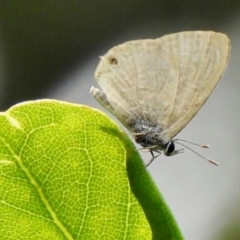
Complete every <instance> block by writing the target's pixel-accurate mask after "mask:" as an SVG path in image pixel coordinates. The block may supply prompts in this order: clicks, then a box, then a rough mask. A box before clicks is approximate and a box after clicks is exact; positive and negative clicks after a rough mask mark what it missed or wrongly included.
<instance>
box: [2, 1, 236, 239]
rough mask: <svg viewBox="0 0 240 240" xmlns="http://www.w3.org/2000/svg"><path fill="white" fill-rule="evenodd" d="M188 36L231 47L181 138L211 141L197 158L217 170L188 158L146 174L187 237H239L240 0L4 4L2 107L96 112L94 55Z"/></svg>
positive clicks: (160, 162) (162, 162)
mask: <svg viewBox="0 0 240 240" xmlns="http://www.w3.org/2000/svg"><path fill="white" fill-rule="evenodd" d="M184 30H213V31H219V32H223V33H225V34H227V35H228V36H229V38H230V39H231V41H232V55H231V59H230V62H229V66H228V68H227V71H226V73H225V75H224V77H223V79H222V81H221V82H220V83H219V85H218V87H217V88H216V90H215V91H214V93H213V94H212V96H211V97H210V99H209V100H208V102H207V103H206V105H204V107H203V109H202V110H201V111H200V112H199V113H198V115H197V116H196V117H195V118H194V120H193V121H192V122H191V123H190V124H189V125H188V126H187V127H186V129H185V130H184V131H183V133H181V134H180V136H181V138H184V139H187V140H190V141H191V140H192V141H194V142H199V143H202V142H204V141H206V140H207V143H211V145H212V149H211V150H203V151H201V150H199V151H200V152H201V153H202V154H204V155H206V154H207V155H210V156H214V159H215V160H217V161H218V162H219V163H220V166H219V167H218V168H217V167H214V166H211V165H210V164H208V163H206V162H204V161H203V160H201V159H199V158H198V157H197V156H196V155H194V154H192V153H189V152H188V151H186V153H185V154H182V155H179V156H175V157H173V158H165V157H160V158H158V159H157V160H156V161H155V162H154V163H153V164H152V165H151V166H150V167H149V171H150V172H151V173H152V175H153V177H154V179H155V180H156V181H157V184H158V185H159V188H160V189H161V191H162V193H163V195H164V196H165V198H166V200H167V201H168V202H169V205H170V207H171V209H172V210H173V213H174V215H175V216H176V219H177V221H178V223H179V225H180V228H181V229H182V231H183V234H184V235H185V237H186V239H193V240H210V239H216V240H223V239H224V240H225V239H228V240H229V239H240V230H239V226H240V217H239V216H240V191H239V183H240V157H239V150H238V149H239V139H240V134H239V128H240V127H239V123H240V114H239V109H240V104H239V103H240V94H239V93H240V81H239V66H240V64H239V63H240V1H239V0H236V1H229V0H218V1H217V0H212V1H211V0H202V1H193V0H192V1H191V0H190V1H184V0H182V1H179V0H162V1H156V0H152V1H149V0H148V1H136V0H128V1H127V0H122V1H112V0H101V1H96V0H95V1H91V0H88V1H87V0H82V1H80V0H78V1H77V0H69V1H67V0H65V1H64V0H57V1H56V0H55V1H51V0H49V1H45V0H41V1H36V0H31V1H26V0H25V1H24V0H23V1H20V0H16V1H9V0H6V1H3V0H0V109H1V111H4V110H6V109H8V108H9V107H10V106H12V105H13V104H16V103H19V102H22V101H26V100H34V99H39V98H55V99H60V100H67V101H71V102H78V103H82V104H87V105H91V106H95V107H98V108H100V106H99V105H98V104H97V103H96V102H95V101H94V100H93V99H92V97H91V96H90V95H89V88H90V86H91V85H95V86H97V84H96V83H95V82H94V79H93V76H94V71H95V68H96V65H97V63H98V61H99V58H98V57H99V56H100V55H103V54H104V53H105V52H106V51H107V50H108V49H109V48H111V47H113V46H114V45H116V44H120V43H122V42H124V41H127V40H133V39H140V38H156V37H160V36H162V35H164V34H167V33H172V32H179V31H184ZM145 155H146V154H145ZM146 159H149V156H148V155H147V156H146Z"/></svg>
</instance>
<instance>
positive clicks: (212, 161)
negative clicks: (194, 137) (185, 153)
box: [174, 139, 218, 166]
mask: <svg viewBox="0 0 240 240" xmlns="http://www.w3.org/2000/svg"><path fill="white" fill-rule="evenodd" d="M178 141H179V139H177V141H174V142H176V143H178V144H180V145H181V146H183V147H185V148H187V149H189V150H190V151H192V152H194V153H195V154H197V155H198V156H199V157H201V158H203V159H205V160H207V161H208V162H210V163H212V164H214V165H215V166H218V163H217V162H216V161H214V160H212V159H209V158H206V157H204V156H203V155H201V154H199V153H198V152H196V151H194V150H193V149H191V148H190V147H188V146H186V145H185V144H182V143H180V142H178ZM180 141H182V140H180ZM184 142H188V141H184ZM190 143H191V142H190ZM192 144H193V145H197V146H200V147H201V146H202V145H199V144H194V143H192ZM205 148H206V147H205Z"/></svg>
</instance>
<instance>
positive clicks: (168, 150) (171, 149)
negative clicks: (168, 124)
mask: <svg viewBox="0 0 240 240" xmlns="http://www.w3.org/2000/svg"><path fill="white" fill-rule="evenodd" d="M174 150H175V144H174V142H173V141H170V142H169V143H168V145H167V147H166V150H165V152H164V153H165V155H166V156H171V155H172V153H173V152H174Z"/></svg>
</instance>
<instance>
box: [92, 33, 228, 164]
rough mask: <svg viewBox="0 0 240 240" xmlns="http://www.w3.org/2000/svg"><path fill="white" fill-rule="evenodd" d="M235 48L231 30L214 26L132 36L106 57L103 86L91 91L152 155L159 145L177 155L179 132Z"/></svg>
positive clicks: (98, 74)
mask: <svg viewBox="0 0 240 240" xmlns="http://www.w3.org/2000/svg"><path fill="white" fill-rule="evenodd" d="M230 48H231V47H230V41H229V39H228V37H227V36H226V35H224V34H221V33H216V32H211V31H193V32H180V33H175V34H170V35H166V36H163V37H161V38H158V39H146V40H137V41H129V42H126V43H124V44H121V45H118V46H116V47H114V48H112V49H110V50H109V51H108V52H107V53H106V54H105V55H104V56H102V57H100V58H101V61H100V63H99V65H98V67H97V69H96V72H95V78H96V79H97V82H98V84H99V85H100V86H101V88H102V90H100V89H97V88H94V87H91V89H90V92H91V94H92V95H93V96H94V98H95V99H96V100H97V101H98V102H99V103H100V104H101V105H102V106H103V107H105V108H106V109H107V110H108V111H109V112H111V113H112V114H113V115H114V116H115V117H117V118H118V119H119V120H120V121H121V122H122V124H123V125H124V126H125V127H126V128H127V129H129V130H130V131H131V132H132V133H133V136H134V137H135V141H136V142H137V143H139V144H141V145H142V146H143V148H145V149H148V150H149V151H150V152H151V154H152V156H153V158H152V160H153V159H154V158H155V157H154V155H153V151H155V152H158V153H161V152H163V153H164V154H165V155H167V156H170V155H175V154H177V153H179V152H180V151H181V150H175V144H174V141H176V140H173V137H174V136H176V134H178V133H179V132H180V131H181V130H182V129H183V128H184V127H185V126H186V125H187V123H188V122H189V121H190V120H191V119H192V118H193V117H194V116H195V114H196V113H197V112H198V111H199V109H200V108H201V106H202V105H203V104H204V103H205V101H206V100H207V98H208V97H209V95H210V94H211V92H212V91H213V89H214V87H215V86H216V84H217V83H218V81H219V80H220V78H221V76H222V74H223V72H224V70H225V68H226V65H227V62H228V59H229V55H230ZM152 160H151V161H150V162H152ZM207 160H209V159H207ZM209 161H210V162H212V163H215V164H216V162H214V161H212V160H209ZM149 164H150V163H149Z"/></svg>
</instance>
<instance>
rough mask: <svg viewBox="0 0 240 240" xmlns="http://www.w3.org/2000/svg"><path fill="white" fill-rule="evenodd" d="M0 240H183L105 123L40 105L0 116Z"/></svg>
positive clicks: (75, 109) (75, 110)
mask: <svg viewBox="0 0 240 240" xmlns="http://www.w3.org/2000/svg"><path fill="white" fill-rule="evenodd" d="M145 216H146V217H147V218H146V217H145ZM0 239H34V240H35V239H41V240H43V239H48V240H49V239H56V240H58V239H84V240H85V239H87V240H91V239H94V240H95V239H103V240H108V239H134V240H137V239H141V240H142V239H146V240H149V239H182V238H181V235H180V233H179V231H178V228H177V226H176V224H175V221H174V220H173V218H172V216H171V214H170V212H169V210H168V208H167V206H166V204H165V203H164V201H163V199H162V197H161V196H160V194H159V193H158V190H157V189H156V187H155V185H154V184H153V182H152V181H151V178H150V176H149V174H148V172H147V171H146V168H145V166H144V164H143V163H142V161H141V158H140V157H139V154H138V152H137V151H136V150H135V148H134V146H133V144H132V143H131V141H130V140H129V139H128V137H127V136H126V134H125V133H123V132H122V131H121V130H120V129H119V128H118V126H117V125H116V124H115V123H114V122H113V121H112V120H110V119H109V118H108V117H107V116H106V115H105V114H103V113H100V112H99V111H97V110H94V109H91V108H89V107H86V106H81V105H76V104H70V103H66V102H60V101H54V100H41V101H32V102H25V103H22V104H18V105H16V106H14V107H12V108H10V109H9V110H8V111H6V112H3V113H1V114H0Z"/></svg>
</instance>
